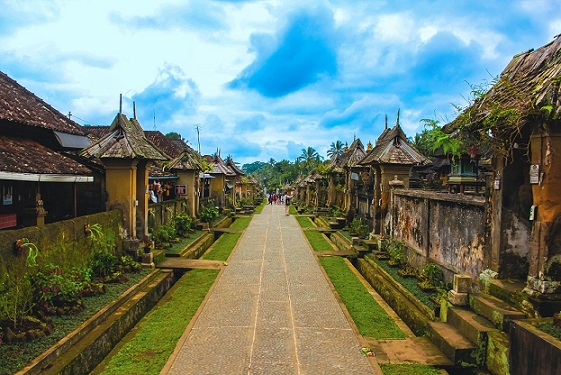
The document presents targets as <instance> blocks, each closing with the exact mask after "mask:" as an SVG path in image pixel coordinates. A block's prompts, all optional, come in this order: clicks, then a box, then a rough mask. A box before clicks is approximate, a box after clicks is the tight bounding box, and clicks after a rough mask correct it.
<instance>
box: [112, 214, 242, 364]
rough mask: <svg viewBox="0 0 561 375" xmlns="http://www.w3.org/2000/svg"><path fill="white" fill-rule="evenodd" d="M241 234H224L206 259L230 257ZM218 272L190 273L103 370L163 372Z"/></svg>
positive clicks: (195, 271) (143, 321)
mask: <svg viewBox="0 0 561 375" xmlns="http://www.w3.org/2000/svg"><path fill="white" fill-rule="evenodd" d="M250 221H251V218H238V219H236V220H235V221H234V223H236V222H237V224H236V226H237V229H243V228H245V227H247V225H249V222H250ZM231 227H234V226H233V225H232V226H231ZM240 237H241V234H240V233H224V234H222V235H221V236H220V237H219V238H218V240H216V241H215V242H214V244H213V245H212V247H211V249H210V251H209V252H208V253H206V254H205V255H204V256H203V257H202V259H209V260H222V261H226V260H227V259H228V257H229V256H230V253H231V252H232V250H233V249H234V247H235V246H236V243H237V242H238V240H239V238H240ZM217 275H218V271H217V270H202V269H195V270H191V271H189V272H188V273H186V274H185V275H184V276H183V277H182V278H181V279H180V280H179V281H178V282H177V283H176V284H175V285H174V287H173V288H172V290H170V291H169V292H168V293H167V294H166V295H165V296H164V297H163V298H162V301H161V302H160V303H158V305H157V306H156V308H154V309H152V310H151V311H150V313H148V314H147V315H146V317H144V318H143V319H142V321H141V322H140V324H139V325H138V330H137V333H136V334H135V336H134V337H133V338H132V339H131V340H130V341H129V342H127V343H126V344H125V345H124V346H123V348H122V349H121V350H119V352H118V353H117V354H116V355H115V356H113V357H112V358H111V359H110V361H109V363H108V365H107V367H105V369H104V370H103V374H109V375H112V374H127V375H128V374H131V375H136V374H138V375H147V374H159V373H160V371H161V369H162V368H163V367H164V366H165V364H166V362H167V360H168V358H169V356H170V355H171V353H172V352H173V349H174V348H175V345H176V344H177V340H179V338H180V337H181V335H182V334H183V332H184V331H185V328H186V327H187V325H188V324H189V322H190V321H191V318H192V317H193V315H194V314H195V312H196V311H197V309H198V308H199V306H200V304H201V303H202V301H203V300H204V299H205V296H206V294H207V293H208V290H209V289H210V287H211V286H212V284H213V283H214V280H215V279H216V276H217Z"/></svg>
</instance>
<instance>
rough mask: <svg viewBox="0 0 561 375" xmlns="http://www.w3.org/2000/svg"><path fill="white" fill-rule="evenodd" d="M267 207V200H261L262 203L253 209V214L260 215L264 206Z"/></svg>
mask: <svg viewBox="0 0 561 375" xmlns="http://www.w3.org/2000/svg"><path fill="white" fill-rule="evenodd" d="M266 205H267V200H266V199H263V202H261V204H260V205H259V206H257V207H255V209H254V210H253V213H254V214H260V213H261V212H263V209H264V208H265V206H266Z"/></svg>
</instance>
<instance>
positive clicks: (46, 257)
mask: <svg viewBox="0 0 561 375" xmlns="http://www.w3.org/2000/svg"><path fill="white" fill-rule="evenodd" d="M122 223H123V217H122V214H121V212H120V211H118V210H114V211H108V212H102V213H98V214H92V215H86V216H80V217H76V218H74V219H71V220H64V221H59V222H56V223H51V224H47V225H45V226H44V227H25V228H21V229H16V230H3V231H0V274H2V273H3V272H4V273H6V272H8V271H9V272H10V273H13V274H22V275H23V274H25V272H27V270H26V257H27V250H25V251H24V252H23V253H22V254H19V255H18V254H16V252H15V251H14V242H15V241H16V240H18V239H22V238H26V239H28V240H29V242H32V243H33V244H35V245H36V246H37V248H38V249H39V255H38V256H37V259H36V260H37V264H38V265H46V264H49V263H52V264H56V265H58V266H60V267H61V269H62V271H63V272H64V271H65V270H66V269H68V270H70V269H72V268H74V267H75V268H80V267H84V266H86V265H87V264H88V262H89V261H90V260H91V258H92V257H93V252H94V246H93V243H92V238H91V235H90V236H88V235H86V233H85V231H84V226H85V225H86V224H89V225H90V226H91V225H94V224H99V225H100V226H101V228H102V231H103V233H104V236H106V237H107V239H108V240H110V241H115V243H116V247H115V248H114V249H113V251H115V252H116V253H118V252H120V251H121V249H122V239H121V237H120V232H121V231H122Z"/></svg>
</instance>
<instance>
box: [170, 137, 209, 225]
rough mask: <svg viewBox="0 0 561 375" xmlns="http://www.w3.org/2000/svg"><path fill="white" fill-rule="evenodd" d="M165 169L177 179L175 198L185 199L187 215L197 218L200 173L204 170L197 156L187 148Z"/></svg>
mask: <svg viewBox="0 0 561 375" xmlns="http://www.w3.org/2000/svg"><path fill="white" fill-rule="evenodd" d="M165 169H166V170H170V171H171V172H172V173H174V174H175V175H177V177H178V179H177V181H176V185H175V196H176V198H182V199H185V202H186V204H187V212H188V213H189V215H191V216H192V217H197V216H199V196H200V186H201V182H200V173H201V171H202V170H203V169H204V167H203V165H202V163H201V159H200V156H199V154H198V153H197V152H196V151H195V150H193V149H192V148H190V147H187V148H185V149H183V151H181V153H180V154H179V155H177V156H176V157H175V158H173V159H172V160H171V161H170V162H169V164H168V165H167V166H165Z"/></svg>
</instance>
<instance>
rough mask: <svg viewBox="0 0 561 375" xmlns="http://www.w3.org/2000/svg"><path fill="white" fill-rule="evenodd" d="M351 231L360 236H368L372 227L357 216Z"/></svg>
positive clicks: (352, 233) (350, 227)
mask: <svg viewBox="0 0 561 375" xmlns="http://www.w3.org/2000/svg"><path fill="white" fill-rule="evenodd" d="M349 232H350V233H351V235H354V236H358V237H360V238H367V237H368V233H369V232H370V229H369V228H368V225H366V224H364V223H363V222H362V219H358V218H355V219H353V221H351V225H350V226H349Z"/></svg>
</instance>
